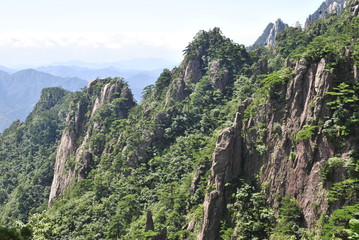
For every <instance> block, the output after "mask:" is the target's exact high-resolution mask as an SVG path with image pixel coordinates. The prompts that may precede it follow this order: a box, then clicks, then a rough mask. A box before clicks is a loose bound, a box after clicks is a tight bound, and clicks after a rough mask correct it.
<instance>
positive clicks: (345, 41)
mask: <svg viewBox="0 0 359 240" xmlns="http://www.w3.org/2000/svg"><path fill="white" fill-rule="evenodd" d="M358 9H359V2H358V1H357V0H356V1H350V2H349V3H348V4H347V7H346V9H344V10H343V12H342V13H341V14H340V15H331V16H329V17H327V18H322V19H318V20H317V21H315V22H313V23H311V24H310V25H309V26H308V27H307V28H306V30H305V31H302V30H301V29H298V28H287V29H286V30H284V31H283V32H282V33H280V34H279V35H278V36H277V39H276V44H275V45H274V46H273V47H270V48H256V49H252V50H251V51H246V49H245V47H244V46H243V45H239V44H236V43H234V42H233V41H231V40H230V39H228V38H226V37H225V36H223V34H222V33H221V31H220V30H219V29H218V28H214V29H213V30H210V31H200V32H199V33H198V34H197V35H196V36H195V38H194V39H193V41H192V42H191V43H190V44H189V45H188V47H187V48H186V49H185V50H184V60H183V61H182V63H181V65H180V66H178V67H177V68H174V69H172V70H168V69H165V70H164V71H163V73H162V74H161V76H160V77H159V78H158V80H157V81H156V83H155V84H154V85H151V86H148V87H147V88H146V89H145V92H144V97H143V101H142V102H141V104H139V105H136V104H135V103H134V102H133V97H132V94H131V92H130V90H129V88H128V86H127V84H126V82H125V81H124V80H123V79H121V78H113V79H112V78H106V79H96V80H94V81H92V82H91V83H90V84H89V85H88V86H87V88H85V89H84V90H83V91H82V92H77V93H74V94H68V93H66V92H64V91H63V90H60V89H49V90H45V91H44V93H43V98H42V99H44V100H43V101H40V103H38V107H37V109H38V110H34V112H33V113H32V114H31V115H30V117H29V118H28V119H27V121H26V122H25V123H19V122H18V123H14V124H13V125H12V127H11V128H9V129H8V130H7V131H6V132H4V134H3V135H2V137H1V139H0V143H1V144H2V146H6V147H7V148H9V147H11V148H12V149H13V150H12V151H4V152H3V153H2V157H1V164H2V165H1V167H3V166H5V167H6V166H7V168H6V171H8V172H9V171H18V172H19V173H21V174H11V176H13V177H12V179H11V181H10V180H9V179H8V178H4V177H2V179H1V185H0V186H2V195H1V196H5V197H3V198H2V199H3V200H2V203H1V208H2V209H8V210H6V211H8V213H7V214H6V215H4V217H3V218H2V220H1V221H2V223H3V224H7V225H9V226H11V218H14V219H20V220H22V221H23V222H24V223H27V224H28V226H29V227H30V228H31V229H32V231H33V236H34V239H334V237H336V238H338V239H350V238H351V239H355V238H356V237H357V236H358V234H359V232H358V220H357V219H356V217H357V215H356V213H357V212H358V211H359V205H358V196H359V188H358V186H359V183H358V182H359V180H358V174H359V166H358V164H359V163H358V160H359V153H358V147H359V146H358V145H359V139H358V137H359V133H358V129H359V126H358V125H359V120H358V119H359V107H358V102H359V85H358V66H359V42H358V37H359V29H358V28H359V18H358ZM46 92H50V93H52V95H51V94H50V95H49V94H47V95H46ZM55 93H58V94H55ZM60 93H61V94H60ZM44 94H45V95H44ZM54 94H55V95H56V96H58V97H56V98H55V97H54V98H50V99H54V101H50V102H53V103H52V104H49V105H47V104H46V103H47V102H48V100H46V97H45V96H53V95H54ZM55 95H54V96H55ZM55 99H56V101H55ZM46 114H47V115H46ZM45 115H46V116H47V118H46V119H48V118H49V119H52V120H51V121H48V120H46V121H45V120H44V122H45V123H46V124H45V126H48V124H49V123H50V122H51V123H52V125H51V124H50V126H52V127H49V128H46V127H41V129H49V130H48V131H36V130H35V131H33V130H32V128H31V126H33V125H34V124H35V123H37V122H38V121H40V120H41V119H43V117H44V116H45ZM38 118H39V119H40V120H36V119H38ZM40 122H41V121H40ZM34 126H36V125H34ZM46 132H47V133H48V134H43V133H46ZM27 136H28V137H27ZM50 136H51V137H50ZM33 137H36V138H38V139H32V138H33ZM48 138H49V139H48ZM34 143H36V144H38V146H37V145H35V147H34V149H30V150H28V151H26V152H24V153H23V152H21V151H23V149H27V148H26V147H28V146H32V145H33V144H34ZM23 146H26V147H25V148H24V147H23ZM4 149H5V148H4ZM20 149H21V151H20ZM19 151H20V152H19ZM10 152H15V153H17V155H11V156H10V155H9V156H8V155H6V154H9V153H10ZM24 156H27V157H26V158H24ZM20 159H22V160H20ZM40 159H41V161H42V162H40ZM8 162H9V163H10V162H14V164H8ZM31 163H34V165H33V166H32V165H31ZM11 166H15V167H11ZM45 166H46V167H45ZM51 167H54V168H51ZM44 168H46V169H44ZM50 168H51V169H54V170H49V169H50ZM41 169H42V170H41ZM45 170H46V171H45ZM41 171H43V172H41ZM52 171H53V172H52ZM39 172H41V174H40V176H38V177H37V178H36V176H37V175H36V174H39ZM45 173H46V174H45ZM2 176H3V175H2ZM4 176H6V175H4ZM23 179H24V180H23ZM27 179H28V180H27ZM49 179H51V181H52V186H51V194H50V198H49V202H48V204H49V208H48V209H46V210H45V211H42V210H43V209H45V208H44V206H46V205H47V200H46V199H45V197H44V196H45V195H46V196H49V192H50V189H49V186H50V184H51V183H49ZM40 180H41V181H40ZM26 181H28V182H29V181H30V182H29V184H26V185H25V187H27V188H26V191H23V190H22V189H23V188H24V187H23V186H22V185H23V184H25V183H26ZM31 181H32V182H34V181H37V182H36V183H38V181H40V183H38V184H39V186H41V187H35V189H36V191H39V189H42V190H41V191H40V192H41V193H43V195H41V194H39V193H37V195H36V196H40V195H41V197H37V198H36V199H38V200H37V201H36V204H34V203H33V202H32V200H33V199H35V198H34V197H29V196H31V195H30V193H31V194H32V193H33V192H36V191H35V190H32V187H33V186H37V185H32V184H31ZM9 186H10V187H9ZM21 187H23V188H21ZM19 193H22V195H19ZM18 203H22V205H21V206H25V207H21V208H20V207H18V205H16V204H18ZM41 204H42V206H43V207H42V208H41V207H40V208H39V206H40V205H41ZM16 206H17V207H16ZM16 209H17V210H16ZM15 210H16V211H17V212H16V211H15ZM15 213H16V214H15ZM29 213H30V214H29Z"/></svg>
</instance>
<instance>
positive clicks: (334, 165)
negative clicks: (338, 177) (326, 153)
mask: <svg viewBox="0 0 359 240" xmlns="http://www.w3.org/2000/svg"><path fill="white" fill-rule="evenodd" d="M344 164H345V160H344V159H342V158H338V157H333V158H329V159H328V160H327V161H326V162H325V163H324V165H323V167H322V178H323V180H326V181H331V180H333V179H332V177H333V176H334V173H335V172H336V171H337V170H338V169H339V168H341V167H343V166H344Z"/></svg>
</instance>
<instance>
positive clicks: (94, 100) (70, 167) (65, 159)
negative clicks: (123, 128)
mask: <svg viewBox="0 0 359 240" xmlns="http://www.w3.org/2000/svg"><path fill="white" fill-rule="evenodd" d="M78 95H80V96H79V97H78V98H76V97H74V99H73V102H72V103H71V104H70V107H69V113H68V115H67V117H66V123H65V124H66V127H65V129H64V131H63V133H62V137H61V140H60V143H59V146H58V148H57V152H56V162H55V170H54V177H53V181H52V186H51V192H50V196H49V206H51V203H52V202H53V201H54V199H55V198H56V197H57V196H59V195H60V194H62V193H63V192H64V191H65V190H66V189H67V188H68V187H69V186H70V184H71V183H74V182H77V181H79V180H81V179H84V178H85V177H86V176H87V174H88V172H89V171H90V170H91V166H92V164H94V158H95V157H96V156H97V157H99V156H100V155H101V154H102V152H103V151H104V148H103V147H104V141H105V140H104V135H105V134H106V132H108V128H107V126H106V125H105V124H103V120H104V119H102V118H103V117H104V116H101V115H102V114H104V112H106V108H108V107H112V108H117V109H116V112H115V114H116V116H114V117H116V118H119V119H121V118H124V117H126V116H127V114H128V110H129V109H131V108H132V107H133V106H134V105H135V102H134V100H133V96H132V93H131V91H130V90H129V88H128V86H127V85H126V84H125V83H124V82H123V79H121V78H115V79H111V78H108V79H94V80H93V81H91V82H90V83H89V84H88V86H87V89H86V92H85V94H82V93H78ZM81 95H82V96H81ZM116 104H119V105H118V106H116ZM107 117H109V116H107ZM96 134H99V138H98V139H97V142H96V144H93V142H91V140H90V138H91V137H92V136H94V135H96ZM92 141H93V140H92ZM94 146H96V148H94Z"/></svg>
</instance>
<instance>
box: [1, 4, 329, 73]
mask: <svg viewBox="0 0 359 240" xmlns="http://www.w3.org/2000/svg"><path fill="white" fill-rule="evenodd" d="M322 2H323V0H302V1H298V0H249V1H244V0H166V1H165V0H131V1H129V0H127V1H124V0H30V1H29V0H11V1H2V3H1V8H0V53H1V54H0V65H4V66H9V67H16V66H20V65H34V66H36V65H47V64H53V63H56V62H57V63H58V62H67V61H74V60H80V61H85V62H112V61H119V60H125V59H132V58H148V57H153V58H165V59H170V60H175V61H178V62H179V61H180V60H181V58H182V50H183V49H184V48H185V47H186V46H187V44H188V43H189V42H190V41H191V40H192V39H193V37H194V35H195V34H196V33H197V32H198V31H199V30H202V29H203V30H209V29H210V28H213V27H220V28H221V30H222V32H223V33H224V35H225V36H227V37H230V38H231V39H233V40H234V41H235V42H237V43H241V44H245V45H251V44H252V43H253V42H254V41H255V40H256V38H257V37H258V36H259V35H260V34H261V33H262V31H263V30H264V28H265V27H266V26H267V24H268V23H269V22H274V21H275V20H276V19H278V18H282V20H283V21H284V22H285V23H287V24H289V25H294V23H295V22H296V21H299V22H300V23H301V24H302V25H304V21H305V19H306V17H307V16H308V15H309V14H311V13H313V12H314V11H315V10H316V9H317V8H318V7H319V5H320V4H321V3H322Z"/></svg>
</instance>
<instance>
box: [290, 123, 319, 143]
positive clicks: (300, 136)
mask: <svg viewBox="0 0 359 240" xmlns="http://www.w3.org/2000/svg"><path fill="white" fill-rule="evenodd" d="M317 128H318V126H312V125H304V126H303V128H302V130H300V131H299V132H297V135H296V137H295V142H299V141H302V140H308V139H310V138H311V137H312V136H313V135H314V130H316V129H317Z"/></svg>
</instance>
